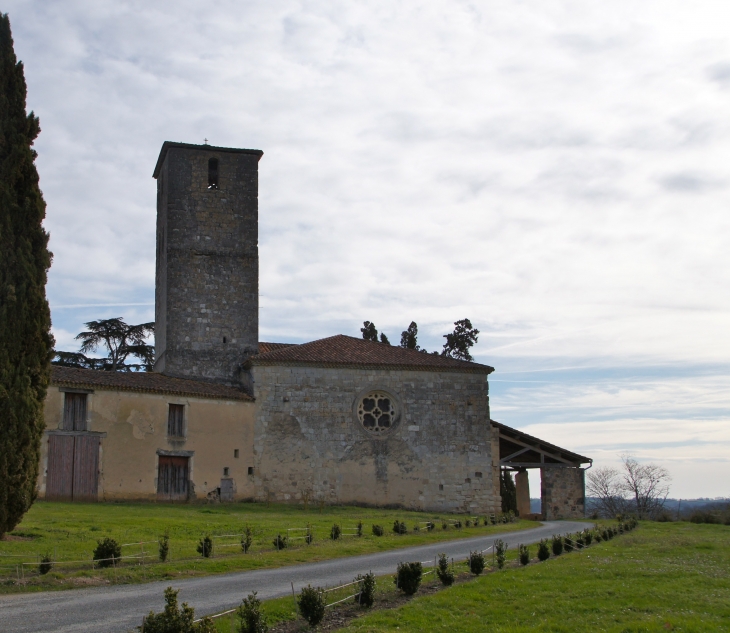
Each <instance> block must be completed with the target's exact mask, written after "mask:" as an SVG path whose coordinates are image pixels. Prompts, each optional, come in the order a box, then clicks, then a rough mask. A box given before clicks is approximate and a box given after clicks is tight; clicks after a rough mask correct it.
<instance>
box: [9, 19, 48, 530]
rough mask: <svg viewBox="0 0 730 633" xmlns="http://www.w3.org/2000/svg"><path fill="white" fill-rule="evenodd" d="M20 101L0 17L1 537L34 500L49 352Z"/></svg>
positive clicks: (31, 169)
mask: <svg viewBox="0 0 730 633" xmlns="http://www.w3.org/2000/svg"><path fill="white" fill-rule="evenodd" d="M25 99H26V85H25V76H24V74H23V64H22V63H19V62H18V61H17V58H16V57H15V51H14V49H13V38H12V34H11V32H10V20H9V19H8V16H7V14H0V537H1V536H2V535H3V534H5V533H6V532H9V531H10V530H12V529H13V528H14V527H15V526H16V525H17V524H18V523H19V522H20V520H21V518H22V517H23V514H25V512H26V511H27V510H28V508H30V506H31V504H32V503H33V501H34V500H35V497H36V480H37V479H38V462H39V456H40V441H41V435H42V434H43V429H44V426H45V424H44V420H43V401H44V399H45V396H46V387H47V386H48V380H49V375H50V360H51V354H52V349H53V337H52V336H51V333H50V327H51V313H50V310H49V308H48V302H47V301H46V291H45V287H46V274H47V271H48V268H49V267H50V265H51V253H49V252H48V248H47V246H48V233H46V232H45V230H44V229H43V227H42V225H41V223H42V222H43V218H44V217H45V209H46V205H45V202H44V201H43V196H42V195H41V191H40V188H39V187H38V172H37V171H36V168H35V163H34V161H35V158H36V156H37V154H36V152H35V150H33V149H32V147H31V146H32V145H33V141H34V140H35V138H36V137H37V136H38V134H39V132H40V125H39V122H38V118H37V117H36V116H35V115H34V114H33V112H31V113H30V114H26V110H25V107H26V104H25Z"/></svg>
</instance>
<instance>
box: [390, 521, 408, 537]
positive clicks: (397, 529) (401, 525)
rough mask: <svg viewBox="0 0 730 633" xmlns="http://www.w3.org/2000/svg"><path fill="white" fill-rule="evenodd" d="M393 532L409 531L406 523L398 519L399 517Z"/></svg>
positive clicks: (403, 532)
mask: <svg viewBox="0 0 730 633" xmlns="http://www.w3.org/2000/svg"><path fill="white" fill-rule="evenodd" d="M393 532H395V533H396V534H406V533H407V532H408V528H407V527H406V524H405V523H403V521H398V520H397V519H396V520H395V522H394V523H393Z"/></svg>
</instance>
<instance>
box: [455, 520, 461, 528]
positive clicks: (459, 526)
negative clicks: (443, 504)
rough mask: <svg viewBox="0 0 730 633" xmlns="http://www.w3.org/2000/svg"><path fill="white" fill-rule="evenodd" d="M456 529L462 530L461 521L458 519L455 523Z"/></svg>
mask: <svg viewBox="0 0 730 633" xmlns="http://www.w3.org/2000/svg"><path fill="white" fill-rule="evenodd" d="M454 527H455V528H456V529H457V530H460V529H461V521H459V520H458V519H457V520H456V521H454Z"/></svg>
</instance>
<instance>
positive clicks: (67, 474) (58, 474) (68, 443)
mask: <svg viewBox="0 0 730 633" xmlns="http://www.w3.org/2000/svg"><path fill="white" fill-rule="evenodd" d="M73 473H74V436H73V435H51V436H49V437H48V472H47V473H46V499H48V500H49V501H71V500H72V498H73Z"/></svg>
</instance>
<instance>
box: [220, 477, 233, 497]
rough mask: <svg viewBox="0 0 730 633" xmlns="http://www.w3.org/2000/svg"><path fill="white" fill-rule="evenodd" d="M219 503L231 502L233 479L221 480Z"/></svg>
mask: <svg viewBox="0 0 730 633" xmlns="http://www.w3.org/2000/svg"><path fill="white" fill-rule="evenodd" d="M220 491H221V501H233V479H221V487H220Z"/></svg>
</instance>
